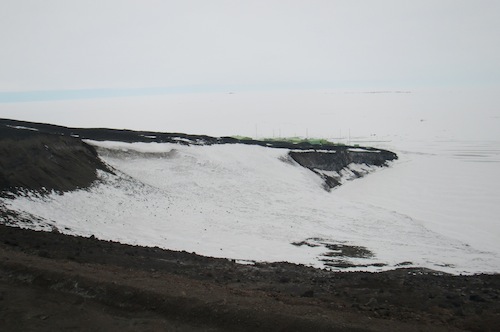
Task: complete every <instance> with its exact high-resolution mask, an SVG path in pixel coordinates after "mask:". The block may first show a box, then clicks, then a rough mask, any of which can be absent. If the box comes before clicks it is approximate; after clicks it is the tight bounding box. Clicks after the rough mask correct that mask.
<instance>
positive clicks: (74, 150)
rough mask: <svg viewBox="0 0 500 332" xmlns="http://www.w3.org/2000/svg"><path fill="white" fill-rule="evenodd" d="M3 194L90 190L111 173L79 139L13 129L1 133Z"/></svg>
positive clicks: (0, 164) (0, 182)
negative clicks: (100, 175) (100, 173)
mask: <svg viewBox="0 0 500 332" xmlns="http://www.w3.org/2000/svg"><path fill="white" fill-rule="evenodd" d="M0 156H1V158H0V192H4V193H5V192H11V193H16V192H17V191H23V190H25V189H30V190H36V191H38V192H50V191H52V190H55V191H58V192H63V191H70V190H75V189H77V188H87V187H89V186H90V185H91V184H92V182H94V181H95V180H97V172H96V170H98V169H100V170H104V171H108V172H111V170H110V169H109V168H108V167H107V166H106V165H104V163H103V162H102V161H101V160H100V159H99V157H98V156H97V152H96V151H95V149H94V148H93V147H92V146H90V145H88V144H85V143H84V142H82V141H81V140H80V139H78V138H74V137H70V136H62V135H55V134H45V133H38V132H35V131H31V130H19V129H13V128H10V127H4V128H1V131H0Z"/></svg>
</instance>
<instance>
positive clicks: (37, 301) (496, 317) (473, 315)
mask: <svg viewBox="0 0 500 332" xmlns="http://www.w3.org/2000/svg"><path fill="white" fill-rule="evenodd" d="M499 294H500V276H499V275H475V276H452V275H446V274H442V273H438V272H435V271H429V270H422V269H399V270H395V271H388V272H383V273H363V272H356V273H345V272H342V273H341V272H332V271H326V270H318V269H314V268H309V267H305V266H301V265H294V264H289V263H269V264H256V265H241V264H237V263H235V262H232V261H230V260H225V259H216V258H210V257H203V256H199V255H196V254H193V253H187V252H175V251H169V250H161V249H159V248H147V247H137V246H130V245H123V244H119V243H114V242H107V241H99V240H97V239H95V238H83V237H73V236H67V235H63V234H60V233H48V232H35V231H32V230H23V229H20V228H14V227H7V226H3V225H0V326H2V330H3V331H29V330H32V331H54V330H63V329H71V330H78V331H87V330H93V331H99V330H101V331H114V330H116V331H118V330H120V331H123V330H125V331H126V330H129V331H135V330H144V331H146V330H149V331H219V330H225V331H256V330H262V331H356V330H358V331H388V330H391V331H428V330H429V331H432V330H434V331H449V330H455V329H456V330H471V331H496V330H497V328H498V326H500V300H499Z"/></svg>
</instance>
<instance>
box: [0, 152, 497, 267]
mask: <svg viewBox="0 0 500 332" xmlns="http://www.w3.org/2000/svg"><path fill="white" fill-rule="evenodd" d="M90 143H91V144H94V145H96V146H98V148H99V153H100V155H101V157H102V159H103V160H104V161H106V162H107V163H108V164H110V165H111V166H113V167H114V168H116V170H118V171H117V175H116V176H114V175H109V174H107V173H104V172H102V173H100V178H101V180H102V181H101V182H100V183H97V184H96V185H94V186H93V187H92V188H90V189H89V190H78V191H74V192H70V193H65V194H64V195H56V194H54V195H50V196H49V197H47V198H40V197H35V196H32V197H20V198H17V199H15V200H8V201H5V203H6V204H8V205H9V208H11V209H14V210H18V211H24V212H26V213H31V214H33V215H35V216H39V217H42V218H43V219H44V220H45V221H44V222H40V223H39V224H38V226H36V227H39V228H47V227H51V225H55V226H56V227H57V228H58V229H59V230H61V231H62V232H65V233H69V234H77V235H84V236H90V235H95V236H96V237H98V238H101V239H107V240H114V241H120V242H124V243H129V244H139V245H146V246H158V247H161V248H167V249H174V250H186V251H189V252H196V253H198V254H202V255H207V256H215V257H226V258H231V259H236V260H243V261H288V262H293V263H301V264H306V265H311V266H315V267H332V266H333V267H334V268H335V266H336V265H335V264H332V261H334V262H337V263H340V264H341V263H347V265H346V266H347V269H348V270H370V271H377V270H384V269H391V268H394V267H396V266H399V265H398V264H400V263H403V262H406V263H407V264H410V263H408V262H411V265H412V266H422V267H428V268H432V269H437V270H441V271H445V272H451V273H476V272H498V271H499V270H500V249H499V248H498V244H497V242H498V241H496V237H497V236H498V234H499V232H498V223H496V220H493V219H492V218H491V213H490V212H485V213H484V214H481V213H479V214H476V213H475V212H468V211H477V209H480V208H481V202H484V200H487V201H486V202H485V203H484V204H491V200H496V199H498V196H492V195H491V190H492V189H493V187H491V188H485V189H484V192H481V193H476V194H475V195H473V197H472V196H467V195H465V196H464V195H463V192H464V191H465V192H467V190H468V189H471V188H470V187H468V186H469V185H471V184H473V183H474V182H473V180H474V177H481V176H485V175H484V173H483V172H484V171H486V170H477V172H474V173H470V171H471V170H470V169H467V166H465V165H466V164H465V163H463V165H462V166H463V167H462V168H460V167H457V165H456V163H453V161H452V162H451V164H450V160H452V159H450V158H443V159H440V158H438V157H436V156H435V155H434V156H426V155H418V154H412V153H402V154H400V157H401V158H400V160H399V161H398V162H396V163H395V164H394V165H392V167H390V168H385V169H381V170H378V171H376V172H375V173H372V174H371V175H369V176H367V177H365V178H363V179H359V180H356V181H351V182H348V183H346V184H344V185H343V186H342V187H341V188H339V189H337V190H334V191H333V192H332V193H328V192H326V191H324V190H323V189H322V187H321V179H320V178H319V177H318V176H317V175H315V174H313V173H312V172H311V171H309V170H307V169H305V168H303V167H300V166H299V165H296V164H295V165H294V164H290V163H286V162H283V161H282V160H280V157H283V156H285V155H286V154H287V152H288V150H284V149H283V150H282V149H270V148H264V147H260V146H248V145H239V144H234V145H229V144H226V145H213V146H184V145H178V144H157V143H120V142H90ZM426 158H435V159H432V160H428V159H426ZM457 175H459V178H455V176H457ZM446 176H447V177H446ZM464 178H466V179H467V180H464ZM459 179H461V181H456V180H459ZM453 181H455V182H457V185H458V183H459V184H461V185H463V186H464V188H458V189H459V191H457V188H456V187H451V188H450V187H448V186H447V185H448V184H449V183H450V182H453ZM429 186H430V187H431V188H432V190H429V189H427V188H429ZM492 186H493V185H492ZM433 195H437V196H438V197H433ZM442 195H448V196H449V197H450V198H449V199H450V201H449V204H442V203H440V202H442V201H443V200H442V199H441V200H439V199H438V198H442ZM448 196H447V197H448ZM471 197H472V200H470V199H471ZM429 201H430V202H435V204H434V205H431V206H430V208H429ZM436 207H438V208H436ZM457 215H458V216H460V218H459V219H458V220H457V219H456V216H457ZM472 218H474V220H475V222H474V223H471V222H470V220H471V219H472ZM478 219H481V220H478ZM478 223H479V224H480V225H481V227H479V224H478ZM483 226H488V227H490V228H489V230H488V228H484V227H483ZM26 227H31V228H33V227H34V226H33V225H31V226H30V225H26ZM491 227H494V229H493V230H492V229H491ZM342 248H344V249H346V248H347V249H351V250H345V251H342ZM348 252H350V254H346V253H348ZM354 265H359V266H357V267H356V266H354ZM349 266H350V267H349Z"/></svg>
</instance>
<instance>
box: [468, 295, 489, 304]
mask: <svg viewBox="0 0 500 332" xmlns="http://www.w3.org/2000/svg"><path fill="white" fill-rule="evenodd" d="M469 300H471V301H475V302H486V300H485V299H484V298H483V297H482V296H480V295H477V294H472V295H471V296H469Z"/></svg>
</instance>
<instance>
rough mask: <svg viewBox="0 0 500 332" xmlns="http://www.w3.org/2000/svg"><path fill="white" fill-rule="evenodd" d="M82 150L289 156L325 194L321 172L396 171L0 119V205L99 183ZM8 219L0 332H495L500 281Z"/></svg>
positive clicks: (0, 245)
mask: <svg viewBox="0 0 500 332" xmlns="http://www.w3.org/2000/svg"><path fill="white" fill-rule="evenodd" d="M83 138H90V139H93V140H119V141H130V142H134V141H148V142H149V141H158V142H175V143H179V144H234V143H240V144H260V145H265V146H268V147H270V148H273V147H274V148H289V149H293V151H291V153H290V158H292V159H293V160H294V161H295V162H297V163H299V164H300V165H302V166H303V167H306V168H309V169H310V170H311V171H314V172H316V173H317V174H318V175H319V176H321V177H322V178H323V179H324V180H325V189H327V190H328V189H329V188H332V187H334V186H336V185H339V182H338V181H337V179H335V178H328V177H327V176H328V175H327V174H329V173H322V172H321V171H322V170H323V171H326V172H330V171H332V172H334V171H337V170H339V169H342V168H343V167H345V165H347V164H349V163H352V162H354V163H355V162H360V163H367V164H371V165H375V166H383V165H385V164H386V162H387V161H389V160H393V159H395V158H397V156H396V155H395V154H393V153H392V152H390V151H384V150H377V149H370V148H361V149H357V148H355V147H345V146H333V145H332V146H321V147H318V146H313V145H310V144H309V145H308V144H307V143H304V144H299V145H292V144H290V143H284V142H281V143H276V142H262V141H251V140H250V141H248V140H237V139H234V138H211V137H206V136H194V135H184V134H159V133H149V132H133V131H114V130H109V129H75V128H65V127H58V126H52V125H45V124H33V123H26V122H20V121H14V120H5V119H4V120H1V119H0V156H1V159H0V194H1V195H0V197H2V196H3V197H13V196H16V195H23V194H24V193H25V192H26V191H36V192H38V193H40V194H42V195H43V194H44V192H48V191H52V190H54V191H57V192H61V193H62V192H65V191H69V190H74V189H77V188H86V187H88V186H89V185H90V184H91V183H93V181H95V180H96V179H97V175H96V170H98V169H99V170H102V171H106V172H113V169H111V168H109V167H108V166H107V165H105V164H104V163H102V162H101V161H100V159H99V158H98V155H97V153H96V151H95V149H94V148H93V147H91V146H89V145H87V144H85V143H84V142H83V141H82V139H83ZM325 151H326V152H325ZM328 151H330V152H332V151H335V153H330V152H328ZM318 170H319V171H318ZM360 176H361V174H360ZM19 218H29V216H26V215H23V216H21V215H19V214H17V213H16V212H15V211H10V210H8V209H7V207H6V206H5V205H2V200H1V199H0V327H1V330H2V331H60V330H72V331H450V330H451V331H453V330H470V331H497V330H498V326H500V300H499V295H500V294H499V293H500V275H473V276H453V275H447V274H443V273H440V272H437V271H430V270H423V269H408V268H400V269H397V270H394V271H388V272H382V273H363V272H351V273H341V272H334V271H327V270H319V269H314V268H310V267H305V266H300V265H294V264H289V263H269V264H255V265H242V264H238V263H237V262H234V261H231V260H226V259H217V258H211V257H203V256H199V255H196V254H195V253H187V252H175V251H169V250H162V249H159V248H147V247H138V246H130V245H124V244H120V243H115V242H106V241H100V240H97V239H95V238H93V237H91V238H84V237H74V236H68V235H64V234H61V233H59V232H58V230H57V229H56V228H54V229H53V231H52V232H36V231H33V230H27V229H21V228H18V227H16V223H17V222H18V221H19ZM23 222H24V224H25V225H26V224H29V223H26V220H23ZM2 224H3V225H2Z"/></svg>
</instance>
